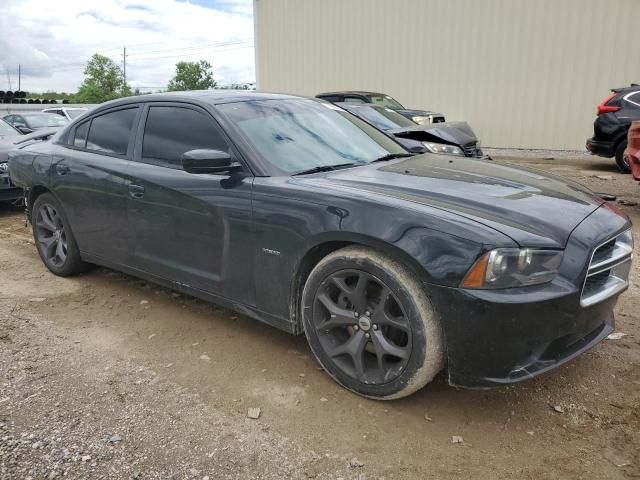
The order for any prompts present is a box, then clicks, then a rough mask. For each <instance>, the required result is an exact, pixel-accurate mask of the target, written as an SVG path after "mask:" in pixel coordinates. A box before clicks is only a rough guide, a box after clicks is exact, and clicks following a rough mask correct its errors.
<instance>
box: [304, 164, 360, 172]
mask: <svg viewBox="0 0 640 480" xmlns="http://www.w3.org/2000/svg"><path fill="white" fill-rule="evenodd" d="M356 165H362V164H361V163H340V164H338V165H318V166H317V167H313V168H309V169H307V170H302V171H301V172H296V173H293V174H292V175H307V174H309V173H318V172H331V171H333V170H338V169H340V168H346V167H354V166H356Z"/></svg>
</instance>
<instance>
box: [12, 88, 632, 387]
mask: <svg viewBox="0 0 640 480" xmlns="http://www.w3.org/2000/svg"><path fill="white" fill-rule="evenodd" d="M9 168H10V172H11V174H12V176H13V177H14V180H15V181H16V183H18V184H19V185H20V186H22V187H24V188H25V189H26V190H27V195H26V196H27V200H28V201H27V205H28V207H27V214H28V217H29V218H30V220H31V223H32V227H33V235H34V238H35V243H36V246H37V250H38V253H39V254H40V257H41V258H42V260H43V262H44V263H45V265H46V266H47V268H48V269H49V270H50V271H51V272H53V273H54V274H56V275H60V276H68V275H73V274H76V273H79V272H81V271H83V270H85V269H86V268H87V266H88V265H89V264H98V265H103V266H106V267H109V268H113V269H116V270H120V271H123V272H126V273H128V274H131V275H135V276H138V277H141V278H143V279H147V280H149V281H152V282H156V283H158V284H161V285H164V286H166V287H169V288H173V289H175V290H178V291H181V292H184V293H187V294H191V295H194V296H196V297H199V298H202V299H205V300H209V301H213V302H216V303H219V304H221V305H223V306H226V307H228V308H231V309H235V310H237V311H239V312H242V313H244V314H246V315H248V316H250V317H253V318H255V319H258V320H261V321H263V322H266V323H268V324H270V325H274V326H276V327H278V328H281V329H283V330H286V331H288V332H290V333H293V334H299V333H303V332H304V333H305V334H306V337H307V340H308V342H309V345H310V347H311V350H312V351H313V353H314V355H315V356H316V358H317V359H318V361H319V362H320V364H321V365H322V367H323V368H324V370H325V371H326V372H327V373H328V374H329V375H330V376H331V377H333V378H334V379H335V380H336V381H337V382H339V383H340V384H341V385H343V386H344V387H346V388H348V389H350V390H352V391H354V392H357V393H358V394H361V395H365V396H367V397H371V398H375V399H394V398H400V397H404V396H406V395H409V394H411V393H413V392H415V391H417V390H418V389H420V388H421V387H423V386H424V385H426V384H427V383H429V382H430V381H431V380H432V379H433V378H434V376H435V375H436V374H437V373H438V372H439V371H441V370H442V369H443V368H445V365H446V373H447V379H448V381H449V383H450V384H452V385H458V386H466V387H488V386H495V385H503V384H508V383H513V382H518V381H521V380H525V379H528V378H531V377H534V376H536V375H538V374H541V373H543V372H546V371H548V370H550V369H552V368H555V367H557V366H559V365H562V364H563V363H565V362H567V361H568V360H570V359H572V358H574V357H576V356H577V355H580V354H581V353H582V352H584V351H586V350H587V349H589V348H591V347H593V346H594V345H596V344H597V343H599V342H600V341H601V340H603V339H604V338H606V337H607V336H608V335H609V334H610V333H611V332H612V331H613V329H614V316H613V307H614V305H615V303H616V301H617V298H618V296H619V295H620V294H621V293H622V292H623V291H624V290H625V289H626V288H627V286H628V275H629V268H630V265H631V257H632V250H633V237H632V234H631V224H630V221H629V219H628V218H627V217H626V216H625V215H624V213H622V212H621V211H620V210H618V209H617V208H616V207H615V206H612V205H609V204H607V203H606V202H604V201H603V200H602V199H601V198H600V197H598V196H597V195H595V194H593V193H592V192H591V191H589V190H588V189H587V188H586V187H583V186H581V185H579V184H576V183H573V182H568V181H563V180H561V179H559V178H557V177H554V176H550V175H545V174H543V173H540V172H538V171H532V170H526V169H519V168H516V167H513V166H508V165H501V164H495V163H494V162H488V161H484V160H477V159H468V158H465V157H457V156H451V155H434V154H424V155H411V154H409V153H407V151H406V150H405V149H404V148H402V147H401V146H400V145H399V144H398V143H396V142H395V141H394V140H393V139H392V138H391V137H389V136H387V135H386V134H384V133H383V132H381V131H379V130H377V129H375V128H374V127H372V126H371V125H369V124H367V123H366V122H363V121H362V120H360V119H359V118H357V117H355V116H353V115H345V114H344V113H341V112H340V111H338V110H337V109H336V108H335V107H333V106H331V105H327V104H325V103H323V102H317V101H315V100H312V99H306V98H301V97H294V96H287V95H275V94H261V93H253V92H251V93H242V92H212V91H202V92H176V93H170V94H157V95H145V96H138V97H128V98H124V99H120V100H115V101H112V102H108V103H105V104H102V105H100V106H99V107H97V108H96V109H95V110H92V111H91V112H89V113H88V114H87V115H86V116H83V117H82V118H80V119H77V120H75V121H74V122H72V123H71V124H70V125H69V126H68V127H66V128H64V129H63V130H62V131H60V132H59V133H58V134H57V135H56V136H55V137H54V138H53V139H52V141H50V142H47V143H41V144H32V145H28V146H25V147H23V148H19V149H16V150H14V151H12V152H11V154H10V160H9Z"/></svg>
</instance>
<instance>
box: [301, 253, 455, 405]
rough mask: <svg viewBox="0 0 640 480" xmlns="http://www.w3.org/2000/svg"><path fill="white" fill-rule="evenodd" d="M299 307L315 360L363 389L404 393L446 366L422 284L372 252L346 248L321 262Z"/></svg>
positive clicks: (378, 394)
mask: <svg viewBox="0 0 640 480" xmlns="http://www.w3.org/2000/svg"><path fill="white" fill-rule="evenodd" d="M302 309H303V323H304V329H305V334H306V336H307V339H308V341H309V345H310V346H311V350H312V351H313V353H314V354H315V356H316V358H317V359H318V361H319V362H320V363H321V364H322V366H323V367H324V369H325V370H326V371H327V372H328V373H329V375H331V376H332V377H333V378H334V379H335V380H336V381H337V382H338V383H340V384H341V385H343V386H344V387H346V388H348V389H349V390H352V391H354V392H356V393H358V394H360V395H364V396H367V397H371V398H376V399H381V400H390V399H394V398H401V397H405V396H407V395H410V394H411V393H413V392H415V391H416V390H418V389H420V388H422V387H423V386H424V385H426V384H427V383H429V382H430V381H431V380H432V379H433V377H434V376H435V375H436V374H437V373H438V371H440V370H441V369H442V366H443V365H444V346H443V338H442V333H441V329H440V324H439V322H438V320H437V318H436V316H435V314H434V311H433V309H432V307H431V305H430V303H429V300H428V298H427V296H426V293H425V291H424V288H423V286H422V285H421V283H420V281H419V280H418V279H417V278H416V277H415V275H413V274H412V273H411V271H410V270H409V269H408V268H406V267H405V266H404V265H402V264H401V263H399V262H397V261H395V260H394V259H392V258H391V257H389V256H387V255H384V254H382V253H380V252H377V251H375V250H372V249H369V248H364V247H355V246H353V247H346V248H343V249H341V250H338V251H336V252H334V253H332V254H330V255H328V256H327V257H325V258H324V259H323V260H322V261H320V263H319V264H318V265H317V266H316V267H315V268H314V269H313V271H312V272H311V274H310V276H309V279H308V280H307V283H306V284H305V288H304V292H303V298H302Z"/></svg>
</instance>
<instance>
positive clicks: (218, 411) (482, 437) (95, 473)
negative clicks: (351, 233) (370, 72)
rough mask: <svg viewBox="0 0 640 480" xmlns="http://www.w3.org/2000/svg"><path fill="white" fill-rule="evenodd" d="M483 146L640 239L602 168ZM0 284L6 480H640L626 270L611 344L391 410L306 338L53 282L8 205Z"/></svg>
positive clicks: (173, 298)
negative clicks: (565, 185)
mask: <svg viewBox="0 0 640 480" xmlns="http://www.w3.org/2000/svg"><path fill="white" fill-rule="evenodd" d="M489 153H490V154H491V155H492V156H493V157H494V158H495V159H496V161H506V162H514V163H520V164H525V165H527V166H528V167H533V168H540V169H543V170H546V171H550V172H552V173H555V174H558V175H564V176H567V177H570V178H573V179H575V180H577V181H579V182H581V183H584V184H587V185H588V186H589V187H591V188H592V189H593V190H595V191H600V192H609V193H614V194H616V195H617V196H618V205H619V206H621V208H623V209H624V210H625V211H626V212H627V213H628V214H629V215H630V216H631V217H632V219H633V220H635V223H636V227H635V233H636V238H637V239H639V238H640V235H639V232H638V225H640V207H639V206H638V203H639V202H640V186H639V185H638V184H636V183H634V182H633V181H632V180H631V178H630V177H629V176H628V175H622V174H620V173H618V172H617V171H616V169H615V165H614V163H613V161H612V160H606V159H599V158H597V157H590V156H586V155H581V154H580V155H578V154H573V155H569V154H567V155H566V156H564V155H563V156H560V155H558V154H557V152H554V154H553V155H551V154H548V153H547V152H540V153H534V154H527V155H526V158H525V156H523V155H522V154H521V152H519V151H503V150H501V151H491V152H489ZM551 158H553V160H550V159H551ZM0 285H2V288H1V289H0V479H3V480H4V479H7V480H8V479H12V480H13V479H29V478H31V479H34V480H35V479H53V478H70V479H199V480H204V479H211V480H213V479H218V478H233V479H247V478H256V479H258V478H259V479H282V478H295V479H297V478H319V479H323V478H326V479H338V478H343V479H373V478H387V479H391V478H398V479H405V478H407V479H410V478H420V479H442V478H447V479H449V478H460V479H468V478H474V479H480V480H484V479H494V478H513V479H519V480H520V479H536V480H541V479H542V480H544V479H549V480H551V479H558V478H562V479H592V478H593V479H604V478H606V479H627V478H640V368H638V367H639V366H640V298H639V297H638V287H639V285H640V270H639V267H638V264H637V262H636V265H634V268H633V271H632V276H631V288H630V290H629V291H628V292H627V293H625V294H624V295H623V296H622V297H621V300H620V302H619V303H618V306H617V308H616V316H617V329H618V332H619V333H620V334H624V335H623V336H620V338H618V339H615V340H613V339H611V340H606V341H605V342H603V343H602V344H601V345H599V346H598V347H596V348H595V349H593V350H592V351H590V352H588V353H586V354H585V355H583V356H582V357H580V358H578V359H577V360H576V361H573V362H571V363H569V364H568V365H566V366H564V367H562V368H560V369H557V370H556V371H554V372H551V373H549V374H547V375H544V376H542V377H539V378H537V379H535V380H533V381H529V382H526V383H523V384H519V385H515V386H511V387H505V388H500V389H494V390H488V391H466V390H457V389H453V388H451V387H448V386H447V385H446V382H445V379H444V378H443V377H442V376H439V377H437V378H436V380H435V381H434V382H433V383H432V384H430V385H429V386H427V387H426V388H424V389H423V390H422V391H420V392H418V393H417V394H415V395H413V396H411V397H409V398H407V399H403V400H399V401H393V402H376V401H371V400H366V399H363V398H360V397H357V396H355V395H353V394H351V393H349V392H347V391H345V390H344V389H342V388H340V387H339V386H337V385H336V384H335V383H333V382H332V381H331V380H330V379H329V378H328V377H327V376H326V375H325V374H324V373H323V372H322V371H320V370H319V369H318V367H317V364H316V362H315V361H314V360H313V358H312V357H311V353H310V351H309V349H308V348H307V346H306V344H305V342H304V338H302V337H292V336H289V335H287V334H285V333H282V332H279V331H277V330H275V329H272V328H269V327H266V326H263V325H260V324H257V323H256V322H254V321H251V320H250V319H247V318H245V317H243V316H242V315H239V314H236V313H234V312H230V311H227V310H224V309H221V308H218V307H216V306H214V305H210V304H206V303H204V302H200V301H198V300H195V299H193V298H190V297H186V296H183V295H179V294H177V293H174V292H171V291H169V290H165V289H162V288H158V287H156V286H154V285H151V284H148V283H146V282H143V281H140V280H137V279H135V278H132V277H128V276H125V275H122V274H119V273H116V272H112V271H109V270H106V269H95V270H94V271H92V272H89V273H88V274H85V275H82V276H79V277H75V278H70V279H62V278H57V277H54V276H53V275H51V274H50V273H48V272H47V271H46V270H45V268H44V267H43V265H42V263H41V262H40V259H39V258H38V256H37V254H36V251H35V248H34V246H33V244H32V242H31V240H30V231H29V229H28V228H27V227H25V224H24V220H23V217H22V215H21V213H20V212H19V211H17V210H15V209H9V208H0ZM256 409H259V410H256ZM249 410H251V416H253V417H256V416H257V417H258V418H249V416H248V413H249Z"/></svg>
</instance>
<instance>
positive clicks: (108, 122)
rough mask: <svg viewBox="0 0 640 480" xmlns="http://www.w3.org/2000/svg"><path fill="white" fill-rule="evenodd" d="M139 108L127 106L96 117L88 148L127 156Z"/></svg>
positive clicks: (92, 125)
mask: <svg viewBox="0 0 640 480" xmlns="http://www.w3.org/2000/svg"><path fill="white" fill-rule="evenodd" d="M137 112H138V108H137V107H134V108H127V109H125V110H116V111H115V112H109V113H105V114H104V115H100V116H98V117H94V118H93V120H92V121H91V128H89V134H88V135H87V144H86V148H87V150H94V151H96V152H102V153H108V154H110V155H119V156H125V155H126V154H127V147H128V146H129V140H130V138H131V132H132V130H133V123H134V121H135V119H136V114H137Z"/></svg>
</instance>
